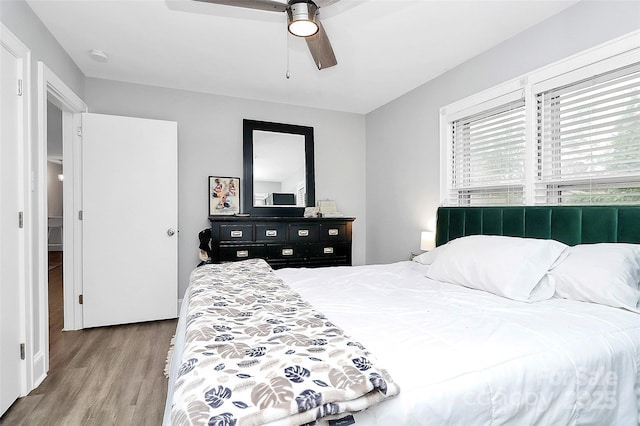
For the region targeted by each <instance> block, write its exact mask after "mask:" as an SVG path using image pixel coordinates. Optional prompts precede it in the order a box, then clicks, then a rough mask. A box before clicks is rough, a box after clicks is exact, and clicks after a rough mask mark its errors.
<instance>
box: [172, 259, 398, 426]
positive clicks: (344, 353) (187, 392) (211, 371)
mask: <svg viewBox="0 0 640 426" xmlns="http://www.w3.org/2000/svg"><path fill="white" fill-rule="evenodd" d="M185 300H187V301H188V302H187V303H188V305H187V308H188V309H187V313H186V317H185V320H186V331H185V348H184V351H183V353H182V354H179V355H178V356H180V360H181V364H180V368H179V370H178V372H177V379H176V382H175V386H174V389H173V400H172V404H171V405H172V409H171V419H172V424H173V425H174V426H182V425H184V426H187V425H189V426H191V425H215V426H251V425H261V424H264V423H274V424H297V425H301V424H315V421H316V420H317V419H321V418H339V417H341V416H342V415H344V413H348V412H355V411H360V410H363V409H365V408H367V407H369V406H370V405H373V404H375V403H378V402H380V401H381V400H383V399H384V398H387V397H392V396H394V395H396V394H397V393H398V392H399V388H398V386H397V385H396V384H395V382H394V381H393V379H392V378H391V376H390V375H389V374H388V372H387V371H386V370H384V369H382V368H380V367H379V366H378V364H377V361H376V359H375V357H374V356H373V355H372V354H371V353H370V352H369V351H368V350H367V349H366V348H365V347H364V346H363V345H362V344H361V343H359V342H357V341H354V340H353V339H351V338H350V337H349V336H347V335H345V333H344V332H343V330H342V329H341V328H340V327H338V326H337V325H336V324H334V323H333V322H331V320H330V319H328V318H326V317H325V316H324V315H323V314H322V313H321V312H318V311H316V310H315V309H314V308H313V307H312V306H311V305H310V304H309V303H307V302H306V301H304V300H303V299H302V298H301V297H300V295H299V294H297V293H296V292H294V291H293V290H291V288H289V287H288V286H287V285H286V284H284V283H283V282H282V280H280V279H279V278H278V277H277V276H276V275H275V274H274V273H273V271H272V270H271V268H270V267H269V265H268V264H267V263H266V262H264V261H262V260H258V259H252V260H246V261H242V262H234V263H228V264H222V265H204V266H201V267H199V268H197V269H196V270H194V271H193V272H192V274H191V282H190V285H189V288H188V289H187V294H186V295H185Z"/></svg>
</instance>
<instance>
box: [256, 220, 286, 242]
mask: <svg viewBox="0 0 640 426" xmlns="http://www.w3.org/2000/svg"><path fill="white" fill-rule="evenodd" d="M286 240H287V224H286V223H270V224H259V225H256V241H261V242H262V241H266V242H269V241H286Z"/></svg>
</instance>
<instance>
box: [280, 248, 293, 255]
mask: <svg viewBox="0 0 640 426" xmlns="http://www.w3.org/2000/svg"><path fill="white" fill-rule="evenodd" d="M282 255H283V256H293V249H282Z"/></svg>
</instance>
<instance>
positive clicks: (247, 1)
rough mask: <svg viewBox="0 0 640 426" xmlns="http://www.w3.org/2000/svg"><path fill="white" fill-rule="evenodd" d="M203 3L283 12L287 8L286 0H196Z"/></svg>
mask: <svg viewBox="0 0 640 426" xmlns="http://www.w3.org/2000/svg"><path fill="white" fill-rule="evenodd" d="M196 1H201V2H204V3H214V4H224V5H226V6H237V7H244V8H247V9H258V10H266V11H269V12H284V11H285V10H287V7H288V6H289V5H288V2H287V0H196Z"/></svg>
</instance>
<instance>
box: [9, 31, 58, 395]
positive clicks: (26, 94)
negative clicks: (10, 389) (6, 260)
mask: <svg viewBox="0 0 640 426" xmlns="http://www.w3.org/2000/svg"><path fill="white" fill-rule="evenodd" d="M0 43H2V46H4V47H5V48H6V49H7V50H8V51H10V52H11V53H12V54H13V55H14V56H15V57H16V59H17V60H18V62H19V64H20V72H19V73H20V78H21V79H22V96H21V97H20V99H19V100H18V102H19V103H20V111H19V113H18V114H19V117H20V121H21V123H22V126H20V127H19V129H18V132H19V135H18V138H19V140H20V141H21V143H20V146H19V148H18V179H19V182H18V187H20V188H22V191H18V205H19V208H20V210H21V211H23V212H24V213H23V223H24V228H22V229H23V230H22V232H20V233H19V235H20V239H19V241H18V245H19V247H18V263H19V266H18V270H19V276H18V287H19V298H20V308H19V312H20V314H19V318H17V319H16V320H17V326H18V328H19V333H20V339H21V340H22V341H23V342H24V343H25V362H24V363H21V367H20V368H21V372H20V376H21V380H20V395H21V396H25V395H27V394H28V393H29V392H30V391H31V390H32V389H33V388H34V386H33V383H34V379H33V377H34V370H35V368H34V363H33V353H34V343H35V342H34V337H33V327H32V322H33V318H34V312H35V311H34V306H33V288H34V282H33V273H32V271H33V267H34V263H35V262H34V261H33V256H32V253H33V244H32V241H31V239H32V235H33V215H32V202H31V191H30V182H31V179H30V177H31V176H32V173H33V172H32V169H31V167H30V165H31V161H30V160H31V149H30V148H31V143H30V141H31V115H30V113H29V112H30V110H31V51H30V50H29V48H27V46H26V45H24V43H22V42H21V41H20V40H19V39H18V38H17V37H16V36H15V35H14V34H13V33H12V32H11V31H10V30H9V29H8V28H7V27H5V26H4V25H3V24H2V23H0ZM47 332H48V330H47Z"/></svg>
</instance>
